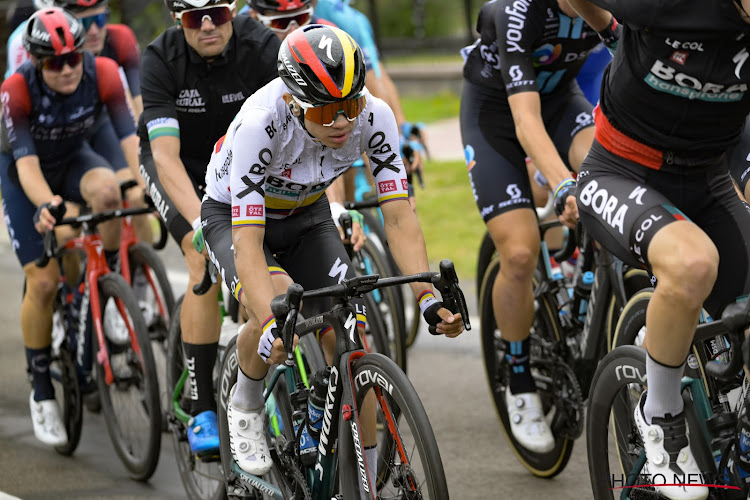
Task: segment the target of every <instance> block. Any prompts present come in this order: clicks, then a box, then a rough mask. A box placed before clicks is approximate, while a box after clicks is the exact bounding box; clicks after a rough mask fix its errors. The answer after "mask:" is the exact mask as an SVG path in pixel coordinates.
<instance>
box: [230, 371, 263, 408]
mask: <svg viewBox="0 0 750 500" xmlns="http://www.w3.org/2000/svg"><path fill="white" fill-rule="evenodd" d="M264 385H265V384H264V382H263V380H254V379H251V378H250V377H248V376H247V375H245V374H244V373H243V372H242V369H240V368H239V367H237V385H236V386H235V388H234V394H233V395H232V406H233V407H235V408H238V409H240V410H245V411H258V410H260V409H261V408H263V406H264V405H265V401H264V400H263V386H264Z"/></svg>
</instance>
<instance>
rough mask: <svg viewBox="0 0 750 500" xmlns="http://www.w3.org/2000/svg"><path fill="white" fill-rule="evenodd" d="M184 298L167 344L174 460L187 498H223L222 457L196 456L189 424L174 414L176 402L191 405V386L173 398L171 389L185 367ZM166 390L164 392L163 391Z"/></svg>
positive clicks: (176, 310) (185, 405)
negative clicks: (208, 459)
mask: <svg viewBox="0 0 750 500" xmlns="http://www.w3.org/2000/svg"><path fill="white" fill-rule="evenodd" d="M182 299H183V297H180V299H179V300H178V302H177V305H176V306H175V307H174V310H173V311H174V313H173V316H172V318H173V320H172V323H171V325H170V328H169V341H168V343H167V345H168V348H169V354H168V356H167V374H166V375H167V392H169V393H170V399H169V401H170V403H171V405H170V411H169V412H168V413H167V415H168V416H167V418H168V422H169V430H170V432H171V434H172V444H173V445H174V454H175V460H176V461H177V470H178V471H179V472H180V478H181V479H182V486H183V487H184V488H185V493H187V496H188V498H190V499H191V500H222V499H224V498H226V488H225V486H224V478H223V476H222V471H221V462H220V461H219V460H216V459H214V460H212V461H205V460H201V459H199V458H198V457H196V456H195V454H194V453H192V452H191V451H190V444H189V443H188V440H187V424H186V423H185V422H183V421H182V420H180V419H178V418H177V416H176V415H175V413H174V412H175V408H174V406H172V405H173V404H178V405H179V406H180V408H189V405H190V394H189V391H190V388H189V386H188V384H185V385H184V386H183V389H182V393H181V394H180V395H179V396H178V397H177V399H176V400H175V399H173V394H172V391H173V390H174V388H175V387H176V386H177V382H178V381H179V380H180V377H182V374H183V372H184V370H185V355H184V351H183V350H182V328H180V309H182ZM162 392H163V391H162Z"/></svg>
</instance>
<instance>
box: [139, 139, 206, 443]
mask: <svg viewBox="0 0 750 500" xmlns="http://www.w3.org/2000/svg"><path fill="white" fill-rule="evenodd" d="M140 160H141V165H140V172H141V176H142V177H143V179H144V181H145V182H146V186H147V189H148V191H149V194H150V195H151V198H152V199H153V200H154V204H155V205H156V207H157V210H158V211H159V213H160V215H161V217H162V219H163V220H164V223H165V225H166V227H167V229H168V230H169V233H170V234H171V235H172V237H173V238H174V239H175V241H176V242H177V243H178V244H179V245H180V250H182V253H183V256H184V258H185V264H186V265H187V269H188V286H187V290H186V291H185V297H184V299H183V302H182V308H181V310H180V326H181V330H182V342H183V349H184V351H185V360H186V363H187V364H188V366H192V369H191V370H189V373H190V379H189V383H190V385H191V388H192V391H191V398H192V405H191V408H190V411H189V413H190V414H191V415H193V416H196V415H200V414H201V413H203V412H206V411H215V404H216V403H215V398H214V390H213V369H214V364H215V362H216V352H217V349H218V343H219V336H220V334H221V317H220V312H219V305H218V296H219V295H218V294H219V287H218V286H216V285H214V286H212V287H211V289H209V291H208V292H206V293H205V294H204V295H196V294H195V293H194V292H193V287H194V286H195V285H197V284H199V283H200V282H201V281H202V279H203V274H204V272H205V268H206V258H205V257H204V256H203V255H202V254H199V253H198V252H197V251H196V250H195V248H193V244H192V237H193V228H192V226H191V225H190V223H189V222H188V221H186V220H185V219H184V218H183V217H182V216H181V215H180V213H179V211H178V210H177V207H176V206H175V205H174V203H173V202H172V200H171V199H170V198H169V196H168V195H167V192H166V190H165V189H164V187H163V186H162V184H161V182H159V176H158V173H157V171H156V164H155V163H154V159H153V156H152V155H151V151H150V149H149V148H148V145H147V144H144V143H142V144H141V155H140ZM193 184H194V187H195V189H196V192H198V189H197V187H196V186H197V183H196V180H195V179H193ZM192 427H193V428H194V427H195V425H194V426H192ZM217 440H218V432H217V433H215V434H214V436H213V437H210V435H209V437H208V438H207V441H208V442H209V443H210V442H215V441H217ZM197 441H198V440H196V441H195V442H196V443H197ZM191 444H192V443H191ZM194 451H202V452H207V450H205V449H203V450H194Z"/></svg>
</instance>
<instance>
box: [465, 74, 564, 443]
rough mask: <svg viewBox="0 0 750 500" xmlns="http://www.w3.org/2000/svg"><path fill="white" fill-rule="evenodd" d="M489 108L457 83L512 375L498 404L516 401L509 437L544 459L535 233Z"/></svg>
mask: <svg viewBox="0 0 750 500" xmlns="http://www.w3.org/2000/svg"><path fill="white" fill-rule="evenodd" d="M493 104H494V102H493V100H492V98H491V97H488V96H487V95H486V92H484V91H482V90H481V89H479V88H478V87H477V86H473V85H471V84H470V83H468V82H464V91H463V96H462V99H461V136H462V139H463V142H464V147H465V151H466V161H467V168H468V170H469V178H470V180H471V185H472V189H473V191H474V199H475V201H476V203H477V207H478V208H479V211H480V214H481V216H482V218H483V219H484V221H485V224H486V225H487V230H488V231H489V233H490V236H491V237H492V241H493V242H494V244H495V248H496V249H497V252H498V256H499V258H500V271H499V273H498V275H497V278H496V280H495V282H494V285H493V289H492V307H493V312H494V316H495V320H496V322H497V326H498V329H499V330H500V331H501V332H502V337H503V339H504V340H505V342H506V344H507V345H508V347H507V359H508V363H509V364H510V365H511V367H512V369H511V370H510V383H509V390H508V391H506V399H507V398H513V397H515V398H516V399H517V400H518V401H515V402H514V401H511V400H509V405H508V408H509V411H513V413H515V414H516V415H517V416H516V417H515V418H511V422H513V426H512V429H511V430H512V431H513V435H514V437H515V438H516V440H517V441H519V443H521V445H522V446H524V447H526V448H529V449H532V450H534V451H539V452H546V451H550V450H551V449H552V448H553V447H554V438H553V436H552V433H551V432H550V430H549V426H548V425H547V423H546V421H545V420H544V418H543V413H542V409H541V400H540V399H539V396H538V395H537V394H536V386H535V383H534V379H533V377H532V376H531V372H530V366H529V349H530V347H529V332H530V329H531V325H532V322H533V317H534V293H533V286H532V280H533V277H534V271H535V269H536V265H537V261H538V256H539V247H540V240H539V228H538V223H537V219H536V213H535V212H534V206H533V199H532V194H531V186H530V183H529V176H528V172H527V169H526V162H525V158H526V155H525V153H524V151H523V149H522V148H521V146H520V144H518V141H517V140H515V139H514V138H508V137H505V136H507V134H508V133H509V132H508V130H503V127H498V126H497V125H496V124H497V122H498V121H501V120H502V118H501V117H500V115H499V114H498V112H499V111H500V110H498V109H493V108H497V106H493ZM507 119H509V120H511V118H510V116H508V118H507ZM510 133H511V134H512V132H510ZM519 398H520V399H519ZM517 405H520V406H517ZM519 417H520V420H519Z"/></svg>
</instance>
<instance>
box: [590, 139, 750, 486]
mask: <svg viewBox="0 0 750 500" xmlns="http://www.w3.org/2000/svg"><path fill="white" fill-rule="evenodd" d="M709 167H710V168H709ZM719 168H720V167H719ZM716 171H717V168H716V167H713V166H710V165H708V166H706V165H703V166H698V167H695V168H693V169H692V170H688V169H685V170H683V171H681V172H680V173H679V174H675V173H669V172H664V171H656V170H651V169H649V168H647V167H644V166H641V165H638V164H636V163H634V162H632V161H628V160H626V159H624V158H621V157H619V156H615V155H614V154H611V153H609V152H608V151H606V150H605V149H604V148H603V147H602V146H601V145H600V144H599V143H598V142H595V143H594V145H593V146H592V148H591V151H590V152H589V155H588V157H587V158H586V160H585V161H584V163H583V166H582V168H581V173H580V175H579V179H580V181H579V186H578V206H579V212H580V214H581V220H582V221H583V223H584V224H585V225H586V228H587V230H588V231H589V232H590V234H592V236H593V237H594V238H595V239H596V240H597V241H599V242H600V243H602V245H603V246H605V247H606V248H607V249H608V250H610V251H611V252H612V253H613V254H615V255H616V256H617V257H619V258H621V259H623V260H624V261H625V262H626V263H628V264H631V265H639V264H640V265H650V266H651V268H652V271H653V273H654V275H655V276H656V277H657V280H658V283H659V285H658V286H657V287H656V291H655V293H654V296H653V297H652V300H651V302H650V303H649V306H648V310H647V313H646V324H647V338H648V340H647V345H648V351H649V356H648V357H647V385H648V388H649V390H648V393H647V394H646V396H645V398H644V397H642V398H641V402H640V404H639V405H638V406H637V408H636V410H635V420H636V423H637V426H638V430H639V432H640V433H641V436H642V437H643V439H644V443H645V445H646V455H647V464H646V467H647V470H648V472H649V473H651V474H655V473H658V472H666V473H669V470H670V469H669V468H666V469H665V468H664V467H672V466H675V467H679V468H680V469H681V470H682V471H684V472H685V473H699V470H698V466H697V465H696V463H695V459H694V458H693V455H692V452H691V450H690V446H689V441H688V437H687V435H686V433H685V430H684V429H685V417H684V413H683V412H682V410H683V402H682V397H681V395H680V381H681V378H682V372H683V370H682V367H683V363H684V361H685V357H686V356H687V352H688V349H689V347H690V344H691V341H692V336H693V332H694V328H695V325H696V324H697V322H698V317H699V315H700V310H701V307H702V304H703V301H704V300H705V299H706V297H708V295H709V293H710V291H711V288H712V286H713V284H714V281H715V279H716V275H717V269H718V263H719V262H718V258H719V255H718V252H717V250H716V246H715V245H714V243H713V242H712V241H711V239H710V238H709V236H708V235H707V234H706V233H705V232H704V231H703V230H702V229H701V228H700V227H698V226H697V225H696V224H694V223H693V222H691V221H690V219H689V217H690V216H691V215H700V212H701V211H703V210H707V212H709V213H710V217H714V218H715V217H716V212H715V209H713V207H710V206H709V205H706V202H705V201H701V199H702V198H705V199H707V200H710V199H711V198H712V197H713V198H715V195H716V193H714V192H713V191H712V189H714V187H712V186H711V180H712V176H713V175H715V173H716ZM682 172H686V173H682ZM709 174H710V175H709ZM724 181H725V182H728V179H726V173H724ZM726 187H727V184H725V185H724V186H723V187H722V188H726ZM728 187H729V189H730V190H731V184H729V185H728ZM730 193H731V194H730V196H732V197H734V198H736V196H735V195H734V194H733V192H731V191H730ZM720 196H725V194H721V195H720ZM671 200H677V202H678V203H679V204H680V206H677V207H676V206H675V204H674V203H673V201H671ZM737 202H738V203H739V200H737ZM683 207H685V212H686V213H687V214H688V215H685V214H684V213H683V212H682V211H680V208H683ZM707 207H709V208H707ZM707 215H708V214H707ZM746 224H747V223H746ZM735 234H736V233H735ZM735 241H736V240H735ZM745 269H746V268H745ZM654 436H656V437H657V438H656V439H653V437H654ZM661 436H664V438H663V439H662V437H661ZM664 457H669V460H667V461H665V460H663V458H664ZM670 477H671V476H670ZM666 482H673V483H677V482H679V481H666ZM669 489H670V487H660V490H661V491H662V493H664V494H665V495H667V496H668V497H669V496H670V495H673V494H674V493H675V492H674V491H670V490H669ZM678 493H679V492H678Z"/></svg>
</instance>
